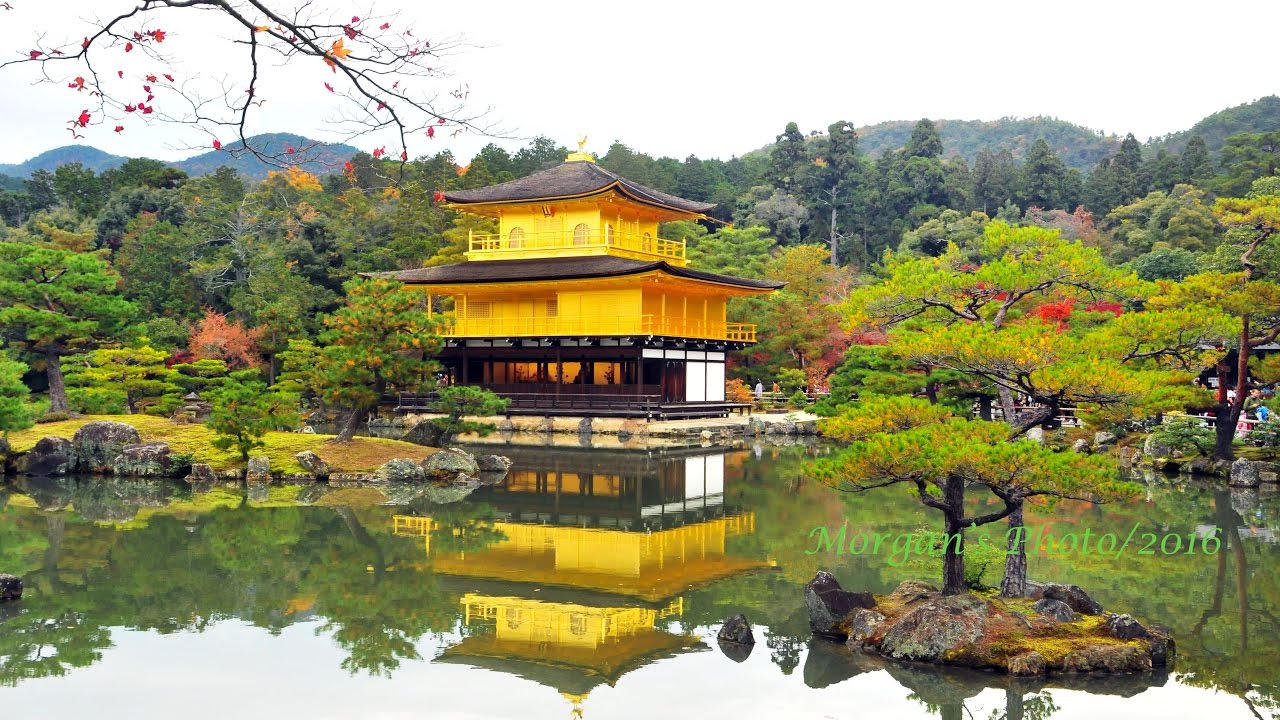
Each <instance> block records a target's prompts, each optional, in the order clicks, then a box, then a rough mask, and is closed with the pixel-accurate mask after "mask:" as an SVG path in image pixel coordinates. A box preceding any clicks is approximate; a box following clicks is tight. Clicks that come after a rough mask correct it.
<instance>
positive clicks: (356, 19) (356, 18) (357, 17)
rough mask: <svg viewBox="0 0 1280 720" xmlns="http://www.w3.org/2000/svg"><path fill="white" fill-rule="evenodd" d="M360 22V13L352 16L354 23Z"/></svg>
mask: <svg viewBox="0 0 1280 720" xmlns="http://www.w3.org/2000/svg"><path fill="white" fill-rule="evenodd" d="M358 22H360V17H359V16H358V15H352V16H351V24H353V25H354V24H356V23H358Z"/></svg>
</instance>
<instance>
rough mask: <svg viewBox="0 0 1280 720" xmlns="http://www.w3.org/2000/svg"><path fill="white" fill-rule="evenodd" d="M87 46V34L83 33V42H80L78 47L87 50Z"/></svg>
mask: <svg viewBox="0 0 1280 720" xmlns="http://www.w3.org/2000/svg"><path fill="white" fill-rule="evenodd" d="M88 48H89V36H88V35H85V36H84V42H82V43H80V49H81V50H87V49H88Z"/></svg>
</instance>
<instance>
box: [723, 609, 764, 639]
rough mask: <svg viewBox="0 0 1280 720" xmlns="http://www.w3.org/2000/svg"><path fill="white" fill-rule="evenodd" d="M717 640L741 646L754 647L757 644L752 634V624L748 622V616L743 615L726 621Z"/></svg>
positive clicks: (739, 614) (740, 614)
mask: <svg viewBox="0 0 1280 720" xmlns="http://www.w3.org/2000/svg"><path fill="white" fill-rule="evenodd" d="M716 639H717V640H720V641H723V642H732V643H738V644H739V645H754V644H755V642H756V639H755V636H754V635H752V634H751V623H748V622H747V616H745V615H743V614H742V613H738V614H737V615H734V616H733V617H731V618H729V619H728V620H725V621H724V625H723V626H721V628H720V632H718V633H716Z"/></svg>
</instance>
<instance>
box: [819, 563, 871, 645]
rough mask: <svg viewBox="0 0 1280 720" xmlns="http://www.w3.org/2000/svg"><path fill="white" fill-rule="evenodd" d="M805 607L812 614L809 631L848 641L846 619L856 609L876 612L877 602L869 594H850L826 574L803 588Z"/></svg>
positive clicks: (822, 574)
mask: <svg viewBox="0 0 1280 720" xmlns="http://www.w3.org/2000/svg"><path fill="white" fill-rule="evenodd" d="M804 606H805V609H806V610H808V611H809V627H810V628H811V629H812V630H813V631H814V632H815V633H817V634H819V635H825V636H827V637H831V638H835V639H837V640H845V639H847V638H848V636H849V632H848V630H847V628H845V626H844V619H845V617H847V616H848V615H849V613H850V612H852V611H853V610H855V609H857V608H873V607H875V606H876V600H875V598H874V597H872V596H871V593H869V592H849V591H848V590H845V589H844V588H842V587H840V583H839V582H838V581H837V580H836V579H835V577H833V576H832V575H831V573H829V572H827V571H826V570H820V571H818V574H817V575H815V576H814V577H813V579H812V580H810V581H809V582H808V584H806V585H805V586H804Z"/></svg>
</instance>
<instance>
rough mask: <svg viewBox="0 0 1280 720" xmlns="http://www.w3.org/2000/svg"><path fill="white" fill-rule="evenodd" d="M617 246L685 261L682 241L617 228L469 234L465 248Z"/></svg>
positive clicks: (500, 251) (523, 250)
mask: <svg viewBox="0 0 1280 720" xmlns="http://www.w3.org/2000/svg"><path fill="white" fill-rule="evenodd" d="M604 248H618V249H620V250H629V251H631V252H636V253H642V254H645V255H652V256H654V257H655V258H660V259H664V260H675V261H679V262H681V263H683V262H684V260H685V242H684V240H665V239H663V238H660V237H656V236H653V235H650V234H649V233H640V234H637V233H631V232H622V231H620V230H600V229H598V228H597V229H590V230H580V231H573V230H566V231H563V232H531V233H525V234H524V235H520V236H517V237H511V234H510V233H508V234H507V235H499V234H480V233H470V234H469V242H468V244H467V249H468V250H469V251H470V253H474V254H476V255H480V256H485V255H491V254H492V255H498V256H502V255H519V254H528V253H538V252H542V251H550V250H571V251H586V250H600V249H604Z"/></svg>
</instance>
